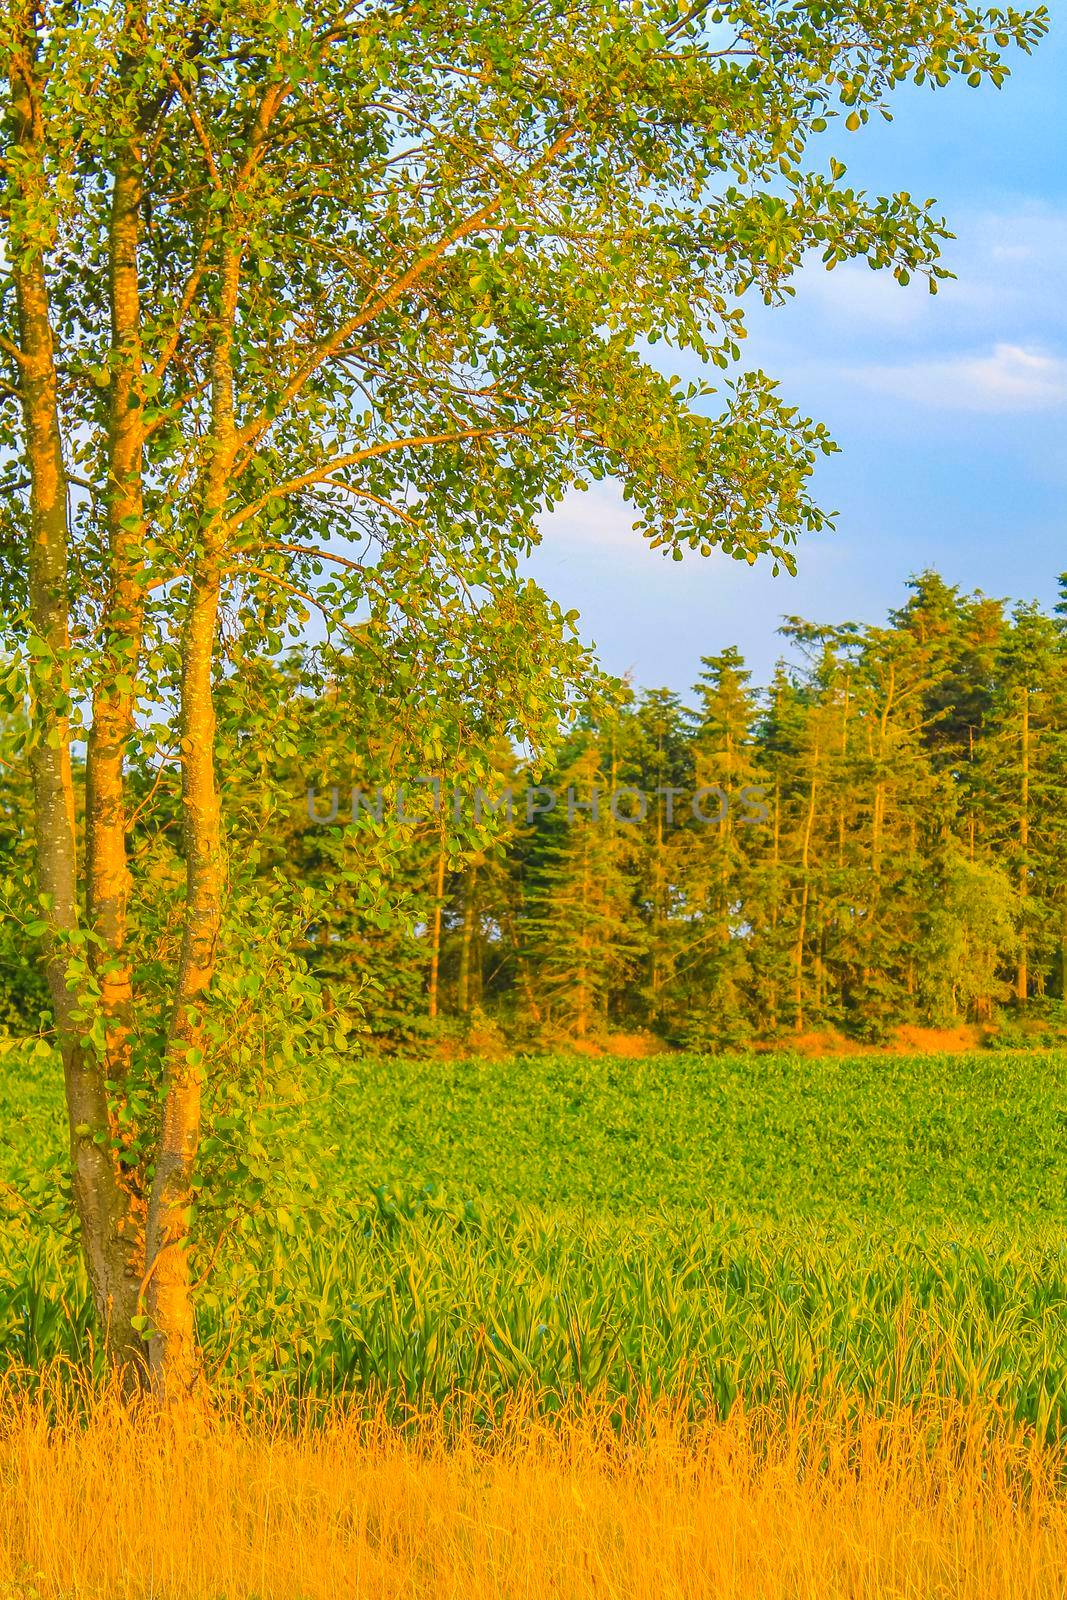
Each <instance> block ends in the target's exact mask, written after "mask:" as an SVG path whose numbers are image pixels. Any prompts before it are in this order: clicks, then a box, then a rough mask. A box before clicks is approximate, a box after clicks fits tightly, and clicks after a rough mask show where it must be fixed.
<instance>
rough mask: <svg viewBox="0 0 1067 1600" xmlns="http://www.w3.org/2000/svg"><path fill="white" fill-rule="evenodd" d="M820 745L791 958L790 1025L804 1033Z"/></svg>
mask: <svg viewBox="0 0 1067 1600" xmlns="http://www.w3.org/2000/svg"><path fill="white" fill-rule="evenodd" d="M818 772H819V744H818V741H817V740H816V743H815V749H814V752H813V756H812V765H811V784H810V787H809V790H808V810H807V815H806V817H805V818H804V833H803V839H802V844H801V849H800V876H801V891H800V915H799V917H798V919H797V942H796V952H795V955H794V958H793V959H794V974H795V975H794V979H793V1025H794V1027H795V1028H796V1031H797V1033H802V1032H803V1030H804V940H805V938H806V936H807V928H808V902H809V900H810V897H811V835H812V830H813V828H814V826H815V797H816V794H817V792H818V782H819V779H818Z"/></svg>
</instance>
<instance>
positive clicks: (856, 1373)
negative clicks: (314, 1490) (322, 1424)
mask: <svg viewBox="0 0 1067 1600" xmlns="http://www.w3.org/2000/svg"><path fill="white" fill-rule="evenodd" d="M3 1066H4V1072H3V1074H2V1080H0V1082H2V1086H0V1163H2V1166H0V1183H2V1188H0V1194H2V1197H3V1199H2V1203H3V1206H4V1209H5V1212H6V1216H5V1219H4V1229H3V1244H2V1246H0V1341H2V1347H3V1353H4V1357H5V1359H6V1360H8V1361H9V1362H12V1363H16V1364H18V1363H29V1364H39V1363H40V1362H41V1361H42V1360H47V1359H48V1358H50V1357H54V1356H57V1355H61V1354H66V1355H68V1356H72V1357H80V1358H85V1357H88V1358H90V1359H92V1355H93V1352H92V1343H91V1336H90V1334H89V1331H88V1330H89V1326H90V1323H89V1305H88V1290H87V1285H86V1282H85V1279H84V1276H83V1273H82V1271H81V1269H80V1268H79V1267H78V1266H77V1265H76V1264H73V1262H74V1257H73V1253H72V1252H71V1251H70V1249H69V1244H67V1245H65V1243H64V1240H63V1236H62V1234H63V1230H64V1229H69V1223H68V1222H67V1220H66V1214H65V1209H64V1203H63V1199H62V1194H61V1192H60V1189H59V1187H58V1170H59V1167H60V1163H61V1160H62V1155H63V1139H64V1134H63V1124H62V1115H61V1107H60V1095H59V1085H58V1083H57V1081H56V1071H55V1068H54V1067H53V1066H52V1065H51V1063H48V1062H42V1061H32V1060H23V1059H22V1058H20V1057H18V1056H17V1055H16V1054H14V1053H11V1054H9V1055H8V1056H7V1057H6V1058H5V1060H4V1062H3ZM287 1117H288V1118H289V1119H291V1120H290V1121H289V1122H288V1123H287V1121H286V1118H287ZM274 1125H275V1137H277V1138H279V1139H280V1138H284V1136H285V1134H286V1131H287V1128H291V1130H292V1133H293V1138H292V1140H291V1142H292V1143H294V1144H296V1143H299V1145H300V1148H301V1150H302V1151H303V1158H302V1160H303V1165H302V1167H301V1168H300V1172H299V1174H298V1177H297V1180H296V1182H295V1183H294V1184H291V1185H290V1190H289V1192H288V1193H287V1195H286V1197H285V1204H284V1205H281V1206H271V1205H270V1204H267V1205H264V1206H262V1207H260V1208H257V1210H256V1213H255V1222H254V1224H253V1222H252V1221H250V1220H249V1221H245V1220H244V1219H242V1218H241V1217H237V1218H234V1219H232V1220H231V1221H230V1222H228V1223H227V1224H226V1226H225V1229H224V1237H223V1242H222V1245H221V1248H220V1251H219V1255H218V1260H217V1270H216V1273H215V1275H214V1276H213V1278H212V1283H211V1289H210V1292H209V1293H207V1294H206V1295H205V1296H204V1297H203V1298H202V1299H201V1302H200V1311H199V1315H200V1321H201V1332H202V1336H203V1341H204V1345H205V1352H206V1360H207V1364H208V1367H209V1370H211V1371H212V1372H214V1371H216V1370H218V1372H219V1373H220V1375H221V1376H222V1377H223V1378H225V1377H226V1376H229V1377H231V1378H233V1379H234V1380H237V1381H239V1382H240V1383H241V1384H242V1385H243V1386H245V1388H246V1389H247V1388H248V1387H249V1386H251V1387H254V1388H256V1389H257V1391H259V1392H263V1391H267V1390H270V1389H278V1388H283V1389H285V1390H287V1391H292V1392H293V1393H298V1392H302V1393H306V1392H308V1391H315V1392H322V1393H328V1392H333V1391H336V1390H340V1389H346V1390H352V1391H358V1392H361V1393H367V1394H370V1395H371V1396H373V1397H381V1396H382V1395H385V1396H386V1397H388V1398H389V1399H390V1400H392V1401H395V1402H397V1403H398V1404H403V1405H408V1404H412V1403H414V1404H429V1403H440V1402H443V1401H447V1400H449V1399H450V1398H452V1397H455V1396H474V1397H475V1398H476V1399H477V1400H478V1401H479V1402H480V1403H485V1404H488V1405H492V1406H498V1405H500V1404H502V1403H504V1402H505V1400H506V1396H507V1394H508V1392H509V1390H511V1389H512V1388H514V1387H516V1386H519V1385H522V1386H526V1385H529V1384H530V1383H531V1382H532V1383H534V1384H535V1385H536V1386H537V1387H538V1388H539V1389H540V1390H541V1391H542V1392H543V1395H544V1397H545V1403H546V1404H550V1405H551V1404H558V1403H560V1402H561V1401H562V1400H564V1399H565V1398H566V1397H568V1396H570V1395H572V1394H573V1393H574V1391H576V1390H581V1391H586V1390H599V1391H606V1392H608V1393H611V1394H617V1395H621V1396H636V1395H638V1394H640V1393H645V1392H648V1393H654V1394H655V1393H664V1392H668V1393H672V1392H677V1393H684V1394H685V1395H686V1396H688V1397H690V1400H691V1402H692V1403H693V1404H694V1405H696V1406H707V1405H711V1406H714V1407H715V1408H716V1409H718V1410H720V1411H721V1410H725V1409H727V1408H728V1407H729V1406H730V1405H731V1404H732V1403H733V1401H734V1399H735V1397H736V1396H737V1395H738V1394H739V1393H741V1394H743V1395H744V1396H745V1397H746V1398H748V1399H754V1400H768V1399H777V1398H782V1399H786V1398H788V1397H789V1396H791V1395H795V1394H803V1395H807V1394H814V1393H818V1392H825V1391H838V1390H840V1391H845V1392H847V1393H850V1394H857V1395H860V1396H862V1397H864V1398H866V1399H870V1400H874V1401H875V1402H881V1401H882V1400H885V1401H890V1400H901V1399H908V1398H915V1397H917V1396H919V1395H920V1394H922V1393H924V1392H927V1391H929V1390H930V1389H932V1388H933V1389H937V1390H940V1391H949V1392H952V1393H953V1394H958V1395H962V1396H968V1395H971V1394H978V1395H981V1396H984V1397H987V1398H991V1399H995V1400H997V1401H998V1402H1000V1403H1002V1404H1003V1405H1004V1407H1005V1408H1006V1409H1007V1410H1008V1412H1009V1413H1010V1414H1011V1415H1013V1416H1017V1417H1020V1418H1025V1419H1027V1420H1029V1421H1032V1422H1034V1423H1036V1424H1037V1425H1038V1426H1039V1427H1040V1428H1041V1429H1042V1430H1043V1431H1053V1432H1059V1431H1060V1430H1061V1429H1062V1428H1063V1427H1064V1426H1065V1424H1067V1228H1065V1226H1064V1220H1065V1217H1064V1213H1065V1201H1067V1056H1065V1055H1064V1054H1062V1053H1028V1054H1022V1053H1019V1054H1008V1053H1005V1054H995V1053H986V1054H979V1055H970V1056H940V1057H933V1056H926V1057H905V1056H891V1055H889V1056H878V1055H867V1056H859V1057H855V1058H840V1059H836V1058H835V1059H804V1058H800V1057H796V1056H789V1055H784V1054H783V1055H766V1056H762V1055H752V1056H743V1057H742V1056H735V1057H702V1056H661V1057H657V1058H654V1059H651V1060H646V1061H639V1062H630V1061H625V1062H621V1061H616V1060H606V1059H591V1058H585V1057H577V1058H571V1057H567V1058H564V1057H538V1058H530V1059H526V1058H521V1057H516V1058H513V1059H511V1060H509V1061H506V1062H488V1061H473V1062H449V1063H440V1062H436V1063H426V1062H417V1063H416V1062H404V1061H393V1060H381V1061H372V1060H366V1061H362V1060H357V1061H355V1062H354V1063H351V1064H350V1065H349V1067H348V1068H347V1069H346V1073H345V1076H344V1077H343V1078H342V1079H340V1080H337V1079H334V1080H332V1081H331V1082H330V1084H329V1085H328V1086H327V1085H325V1084H320V1085H317V1086H314V1087H313V1088H312V1090H311V1091H310V1092H309V1096H308V1099H307V1102H306V1104H305V1105H304V1106H303V1107H302V1108H301V1109H300V1110H299V1112H288V1113H279V1114H278V1117H277V1118H275V1119H274ZM297 1135H298V1137H297ZM267 1153H268V1154H269V1151H268V1152H267ZM202 1228H203V1234H204V1239H205V1243H204V1244H203V1245H202V1246H201V1251H200V1254H201V1256H202V1257H203V1258H204V1264H205V1265H206V1258H207V1255H208V1253H209V1247H208V1243H207V1241H210V1240H211V1239H212V1238H213V1237H215V1236H217V1234H218V1231H219V1229H218V1226H217V1224H216V1222H215V1220H214V1219H212V1218H211V1217H210V1216H207V1217H204V1218H202Z"/></svg>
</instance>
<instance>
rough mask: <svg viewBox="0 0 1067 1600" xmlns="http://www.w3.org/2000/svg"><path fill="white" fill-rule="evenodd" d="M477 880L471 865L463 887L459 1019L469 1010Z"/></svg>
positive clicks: (458, 980) (474, 867)
mask: <svg viewBox="0 0 1067 1600" xmlns="http://www.w3.org/2000/svg"><path fill="white" fill-rule="evenodd" d="M477 878H478V868H477V866H474V865H472V866H470V867H469V868H468V869H467V876H466V879H465V881H464V887H463V926H462V929H461V932H460V946H459V974H458V977H457V980H456V1009H457V1010H458V1012H459V1014H460V1016H461V1017H465V1016H466V1015H467V1013H468V1012H469V1010H470V1008H471V994H470V986H471V944H472V942H473V939H474V922H475V888H476V884H477Z"/></svg>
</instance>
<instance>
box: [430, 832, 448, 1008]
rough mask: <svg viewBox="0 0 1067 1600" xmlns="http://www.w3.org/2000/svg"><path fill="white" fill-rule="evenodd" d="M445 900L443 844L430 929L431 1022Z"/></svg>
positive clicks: (437, 980) (439, 970) (438, 969)
mask: <svg viewBox="0 0 1067 1600" xmlns="http://www.w3.org/2000/svg"><path fill="white" fill-rule="evenodd" d="M444 898H445V847H444V843H443V842H442V844H441V848H440V850H439V852H438V855H437V885H436V890H435V893H434V902H433V922H432V924H431V928H430V997H429V999H430V1004H429V1013H430V1021H431V1022H433V1021H434V1020H435V1018H436V1016H437V990H438V982H439V979H440V974H441V908H442V906H443V904H444Z"/></svg>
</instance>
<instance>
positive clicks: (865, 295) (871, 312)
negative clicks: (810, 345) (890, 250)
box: [796, 259, 930, 328]
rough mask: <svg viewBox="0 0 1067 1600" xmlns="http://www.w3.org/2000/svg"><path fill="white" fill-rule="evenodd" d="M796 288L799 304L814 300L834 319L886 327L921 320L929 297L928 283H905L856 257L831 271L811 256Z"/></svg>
mask: <svg viewBox="0 0 1067 1600" xmlns="http://www.w3.org/2000/svg"><path fill="white" fill-rule="evenodd" d="M796 290H797V295H796V298H797V303H798V304H799V305H801V306H807V305H810V304H812V303H813V302H814V303H815V304H816V305H817V306H818V307H819V309H820V310H821V311H823V312H824V313H828V314H829V315H830V316H831V317H832V318H833V319H834V320H835V321H841V322H845V323H852V322H859V323H863V324H870V323H878V324H881V326H883V327H887V328H905V327H910V326H911V325H912V324H913V323H915V322H918V321H919V320H920V318H921V317H922V316H923V313H924V311H925V310H926V306H925V302H926V301H927V300H928V299H929V298H930V296H929V294H928V293H927V290H926V285H925V283H921V282H916V283H911V284H908V285H907V287H904V286H902V285H901V284H899V283H897V281H896V279H895V278H894V277H893V275H892V274H891V273H889V272H884V271H881V272H872V271H871V269H870V267H868V266H864V265H862V264H861V263H859V262H856V261H849V262H845V263H844V264H843V265H842V266H839V267H835V268H834V269H833V271H832V272H828V271H827V270H826V268H825V267H824V266H823V264H822V262H821V261H817V260H814V259H809V260H808V261H806V262H805V264H804V266H803V267H802V268H801V270H800V272H799V273H798V274H797V278H796Z"/></svg>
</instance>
